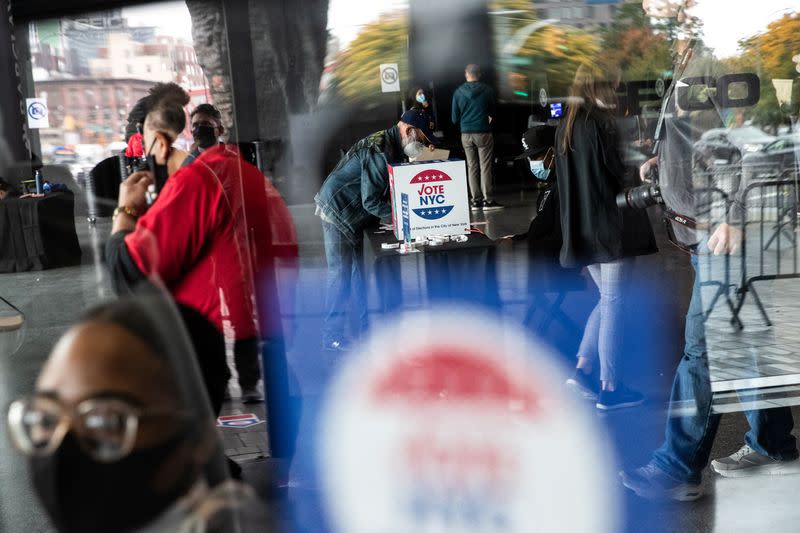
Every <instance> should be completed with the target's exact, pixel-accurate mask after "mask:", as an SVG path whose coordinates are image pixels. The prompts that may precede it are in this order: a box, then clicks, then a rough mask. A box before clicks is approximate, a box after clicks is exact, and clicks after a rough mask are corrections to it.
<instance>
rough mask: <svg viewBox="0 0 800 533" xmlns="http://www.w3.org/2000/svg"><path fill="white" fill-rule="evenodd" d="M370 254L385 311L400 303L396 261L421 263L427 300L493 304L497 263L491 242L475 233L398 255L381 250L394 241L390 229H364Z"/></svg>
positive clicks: (497, 300) (496, 302)
mask: <svg viewBox="0 0 800 533" xmlns="http://www.w3.org/2000/svg"><path fill="white" fill-rule="evenodd" d="M365 236H366V240H367V242H368V243H369V247H370V250H371V252H372V256H373V257H374V267H375V276H376V281H377V286H378V293H379V294H380V297H381V304H382V306H383V309H384V310H385V311H391V310H394V309H397V308H399V307H400V306H401V305H402V303H403V294H402V289H401V269H400V261H401V260H408V261H414V260H416V261H419V260H423V261H424V264H425V285H426V286H427V296H428V299H429V300H431V301H437V300H438V301H452V300H459V301H466V302H471V303H477V304H481V305H488V306H491V307H497V306H499V304H500V295H499V291H498V287H497V263H496V249H495V245H494V241H492V240H491V239H489V238H488V237H486V236H485V235H482V234H479V233H473V234H470V235H469V237H468V239H467V242H463V243H458V242H448V243H445V244H442V245H440V246H420V247H419V249H420V250H421V252H419V253H413V254H400V253H398V251H397V250H396V249H394V250H384V249H383V248H382V247H381V245H382V244H383V243H385V242H392V243H394V242H397V239H396V238H395V236H394V234H393V233H392V232H391V231H383V232H376V230H374V229H368V230H366V231H365Z"/></svg>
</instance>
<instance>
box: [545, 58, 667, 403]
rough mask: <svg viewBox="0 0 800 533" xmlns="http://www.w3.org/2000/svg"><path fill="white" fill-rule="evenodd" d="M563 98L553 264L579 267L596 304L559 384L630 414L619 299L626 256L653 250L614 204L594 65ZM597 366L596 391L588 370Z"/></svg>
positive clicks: (614, 169) (613, 144) (612, 140)
mask: <svg viewBox="0 0 800 533" xmlns="http://www.w3.org/2000/svg"><path fill="white" fill-rule="evenodd" d="M570 92H571V97H572V99H573V103H571V105H570V106H569V107H568V110H567V114H566V117H565V118H564V120H563V122H562V123H561V124H560V125H559V127H558V131H557V135H556V145H557V155H556V176H557V179H558V190H559V204H560V208H561V234H562V239H563V243H562V246H561V254H560V261H561V265H562V266H564V267H581V266H586V267H587V269H588V271H589V274H590V275H591V277H592V279H593V280H594V282H595V283H596V284H597V288H598V290H599V292H600V300H599V302H598V304H597V306H596V307H595V309H594V310H593V311H592V314H591V315H590V317H589V321H588V323H587V325H586V330H585V331H584V335H583V340H582V342H581V346H580V348H579V350H578V363H577V368H576V370H575V374H574V376H573V377H572V378H571V379H570V380H568V382H567V383H568V384H569V385H570V386H572V387H573V388H575V389H576V390H577V391H578V392H580V393H581V394H582V395H583V396H585V397H593V396H597V398H598V399H597V408H598V409H602V410H608V409H618V408H622V407H630V406H634V405H638V404H640V403H642V401H643V396H642V395H641V394H640V393H638V392H636V391H633V390H630V389H629V388H627V387H626V386H625V385H624V384H623V383H622V382H621V380H620V376H619V375H618V367H619V360H620V357H621V355H622V354H621V353H620V352H621V350H622V341H623V339H624V337H625V335H624V324H623V322H624V312H623V296H624V290H625V287H626V284H627V282H628V280H629V279H630V275H631V272H632V270H633V257H634V256H636V255H643V254H649V253H654V252H655V251H657V250H656V246H655V237H654V236H653V232H652V229H651V228H650V225H649V220H648V219H647V215H646V214H645V213H644V212H635V211H631V212H629V213H628V212H626V213H625V214H623V213H622V211H620V209H619V208H618V207H617V204H616V195H617V194H618V193H619V192H621V191H622V190H623V189H624V188H625V185H626V184H625V179H624V176H625V166H624V164H623V162H622V156H621V153H620V150H619V143H620V138H619V137H620V136H619V132H618V129H617V126H616V123H615V120H614V117H613V115H612V109H613V107H614V104H615V95H614V90H613V87H612V85H611V84H610V83H609V82H607V81H605V80H604V79H603V76H602V75H601V73H600V70H599V69H598V68H597V67H596V66H593V65H582V66H581V67H579V68H578V71H577V73H576V75H575V80H574V83H573V86H572V89H571V91H570ZM641 228H644V230H642V229H641ZM634 231H635V233H634ZM598 359H599V366H600V369H599V380H600V385H599V387H598V384H597V381H596V380H597V372H596V368H595V367H596V365H595V364H594V363H595V362H596V361H597V360H598Z"/></svg>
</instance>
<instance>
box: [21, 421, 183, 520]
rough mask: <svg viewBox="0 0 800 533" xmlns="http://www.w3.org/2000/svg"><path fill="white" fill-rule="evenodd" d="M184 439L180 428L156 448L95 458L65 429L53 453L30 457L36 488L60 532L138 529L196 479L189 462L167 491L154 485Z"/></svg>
mask: <svg viewBox="0 0 800 533" xmlns="http://www.w3.org/2000/svg"><path fill="white" fill-rule="evenodd" d="M184 439H185V433H184V432H183V431H180V432H178V434H177V435H176V436H175V437H173V438H171V439H169V440H168V441H167V442H164V443H163V444H160V445H158V446H156V447H154V448H148V449H141V450H134V451H133V452H131V453H130V455H128V456H127V457H124V458H123V459H122V460H120V461H117V462H114V463H98V462H96V461H94V460H93V459H92V458H91V457H89V456H87V455H86V454H85V453H84V452H83V450H81V449H80V446H79V444H78V442H77V440H76V439H75V437H74V436H73V435H72V434H71V433H68V434H67V435H66V436H65V437H64V441H63V442H62V443H61V446H59V447H58V449H57V450H56V451H55V452H53V454H51V455H49V456H45V457H33V458H31V459H30V460H29V461H30V467H31V474H32V477H33V484H34V488H35V489H36V492H37V493H38V495H39V499H40V500H41V502H42V505H43V506H44V507H45V509H46V510H47V513H48V515H49V516H50V518H51V519H52V521H53V524H54V525H55V526H56V528H57V529H58V531H59V532H61V533H73V532H75V533H106V532H110V531H114V532H124V531H130V530H133V529H136V528H140V527H142V526H144V525H146V524H147V523H148V522H150V521H152V520H154V519H155V518H156V517H157V516H158V515H159V514H160V513H162V512H163V511H165V510H166V509H167V508H168V507H169V506H170V505H171V504H172V503H174V502H175V501H176V500H178V499H179V498H180V497H181V496H183V495H184V494H185V493H186V492H188V490H189V489H190V488H191V486H192V484H193V483H194V482H195V480H196V478H197V476H196V473H195V472H194V470H193V469H192V468H191V467H187V468H186V470H185V471H184V472H183V473H182V474H181V475H179V476H178V479H176V480H174V482H173V483H172V484H171V487H170V488H169V489H168V490H167V491H166V492H156V489H155V488H154V484H155V482H154V480H155V477H156V475H157V474H158V473H159V470H160V469H161V468H162V467H163V465H164V462H165V460H167V458H169V457H171V456H172V452H173V451H174V450H175V449H176V448H177V447H178V446H180V444H181V443H182V442H183V441H184Z"/></svg>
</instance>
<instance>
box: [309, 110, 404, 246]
mask: <svg viewBox="0 0 800 533" xmlns="http://www.w3.org/2000/svg"><path fill="white" fill-rule="evenodd" d="M403 158H404V155H403V150H402V145H401V141H400V129H399V128H398V127H397V126H393V127H392V128H389V129H388V130H384V131H378V132H376V133H373V134H372V135H369V136H368V137H365V138H364V139H361V140H360V141H358V142H357V143H356V144H354V145H353V146H352V147H351V148H350V149H349V150H348V151H347V153H346V154H345V155H344V157H342V159H341V160H340V161H339V163H338V164H337V165H336V168H334V169H333V171H331V173H330V174H329V175H328V177H327V178H326V179H325V182H324V183H323V184H322V188H320V190H319V192H318V193H317V195H316V196H315V197H314V202H315V203H316V204H317V210H318V212H319V213H320V216H321V217H322V219H323V220H325V221H327V222H329V223H331V224H333V225H335V226H336V227H337V229H338V230H339V231H340V232H342V234H343V235H344V236H345V238H347V240H348V241H349V242H350V243H352V244H355V243H356V242H358V235H359V233H360V232H361V231H362V230H363V229H364V227H365V226H366V225H367V224H368V223H369V222H370V221H371V220H374V218H375V217H378V218H383V217H388V216H389V215H390V214H391V203H390V199H389V170H388V168H387V166H388V165H390V164H396V163H400V162H402V161H403Z"/></svg>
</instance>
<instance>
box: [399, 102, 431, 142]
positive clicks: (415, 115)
mask: <svg viewBox="0 0 800 533" xmlns="http://www.w3.org/2000/svg"><path fill="white" fill-rule="evenodd" d="M400 122H405V123H406V124H408V125H409V126H413V127H415V128H417V129H418V130H420V131H421V132H422V133H423V135H425V138H426V139H428V142H429V143H431V144H436V145H438V144H440V142H441V141H439V139H437V138H436V136H435V135H434V134H433V132H432V131H431V126H430V118H429V117H428V114H427V113H425V112H424V111H421V110H419V109H414V108H411V109H409V110H408V111H406V112H405V113H403V116H401V117H400Z"/></svg>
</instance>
